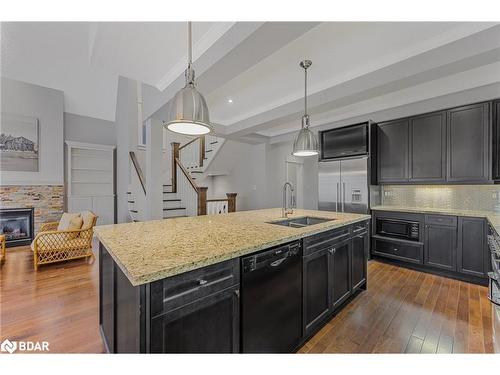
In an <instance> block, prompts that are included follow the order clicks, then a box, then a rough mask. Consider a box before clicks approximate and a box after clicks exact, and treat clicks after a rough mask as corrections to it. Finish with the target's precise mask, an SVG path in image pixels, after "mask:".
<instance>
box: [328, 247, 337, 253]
mask: <svg viewBox="0 0 500 375" xmlns="http://www.w3.org/2000/svg"><path fill="white" fill-rule="evenodd" d="M328 251H329V253H330V254H332V255H333V254H335V252H336V251H337V249H336V248H332V249H330V250H328Z"/></svg>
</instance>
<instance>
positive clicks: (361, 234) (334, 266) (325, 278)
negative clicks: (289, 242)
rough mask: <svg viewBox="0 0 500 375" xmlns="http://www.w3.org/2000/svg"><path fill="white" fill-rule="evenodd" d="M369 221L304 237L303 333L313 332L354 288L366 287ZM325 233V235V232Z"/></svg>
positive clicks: (307, 334) (355, 289)
mask: <svg viewBox="0 0 500 375" xmlns="http://www.w3.org/2000/svg"><path fill="white" fill-rule="evenodd" d="M368 228H369V224H368V222H367V221H364V222H360V223H356V224H353V225H352V226H351V227H346V228H340V229H338V230H335V231H331V232H325V233H321V234H318V235H314V236H310V237H307V238H305V239H304V254H305V255H304V258H303V292H304V294H303V301H304V302H303V320H304V333H305V335H306V337H307V336H309V335H310V334H312V333H314V332H315V331H316V330H317V328H318V327H319V326H320V325H321V324H324V321H325V319H327V318H328V317H330V316H331V315H332V314H333V313H334V312H335V310H338V308H339V307H340V306H341V305H342V304H343V303H344V302H345V301H346V300H347V299H348V298H349V297H350V296H351V295H353V293H354V292H355V291H357V290H358V289H366V282H367V260H368V253H369V234H368ZM327 233H328V235H327Z"/></svg>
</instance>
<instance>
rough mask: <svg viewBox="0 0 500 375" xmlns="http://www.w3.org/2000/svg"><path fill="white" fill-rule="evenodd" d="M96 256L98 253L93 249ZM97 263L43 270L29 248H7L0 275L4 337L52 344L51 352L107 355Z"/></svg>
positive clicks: (0, 320) (72, 263) (78, 262)
mask: <svg viewBox="0 0 500 375" xmlns="http://www.w3.org/2000/svg"><path fill="white" fill-rule="evenodd" d="M94 253H98V252H96V250H94ZM98 272H99V267H98V262H97V259H96V261H95V262H94V263H93V264H89V261H87V260H83V259H77V260H74V261H68V262H64V263H55V264H52V265H45V266H40V267H39V269H38V271H37V272H35V271H34V270H33V253H32V252H31V250H30V248H29V247H18V248H9V249H7V256H6V260H5V262H4V264H3V265H2V266H1V270H0V338H1V339H2V340H3V339H5V338H9V339H11V340H25V341H28V340H29V341H48V342H49V344H50V346H49V349H50V352H51V353H103V352H105V349H104V344H103V343H102V340H101V336H100V334H99V328H98V307H97V306H98V298H99V297H98V282H99V280H98V279H99V274H98Z"/></svg>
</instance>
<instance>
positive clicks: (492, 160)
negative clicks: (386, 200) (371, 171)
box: [376, 100, 500, 184]
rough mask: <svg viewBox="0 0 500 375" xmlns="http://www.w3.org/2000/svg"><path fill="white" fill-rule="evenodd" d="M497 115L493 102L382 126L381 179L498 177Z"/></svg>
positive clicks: (379, 130) (498, 106)
mask: <svg viewBox="0 0 500 375" xmlns="http://www.w3.org/2000/svg"><path fill="white" fill-rule="evenodd" d="M499 113H500V100H495V101H493V102H484V103H477V104H471V105H467V106H462V107H457V108H451V109H448V110H443V111H439V112H432V113H426V114H422V115H418V116H412V117H408V118H404V119H398V120H392V121H386V122H382V123H380V124H378V127H377V151H376V152H377V175H378V183H380V184H389V183H402V184H407V183H410V184H417V183H491V182H492V180H493V179H497V180H500V146H499V145H500V115H499ZM492 120H493V127H492V125H491V124H492Z"/></svg>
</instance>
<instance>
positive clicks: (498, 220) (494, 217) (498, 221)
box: [371, 206, 500, 234]
mask: <svg viewBox="0 0 500 375" xmlns="http://www.w3.org/2000/svg"><path fill="white" fill-rule="evenodd" d="M371 209H372V210H374V211H399V212H418V213H429V214H443V215H453V216H469V217H483V218H486V219H487V220H488V221H489V222H490V224H491V226H492V227H493V228H494V229H495V231H496V232H497V233H498V234H500V213H497V212H494V211H473V210H457V209H452V208H427V207H405V206H374V207H371Z"/></svg>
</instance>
